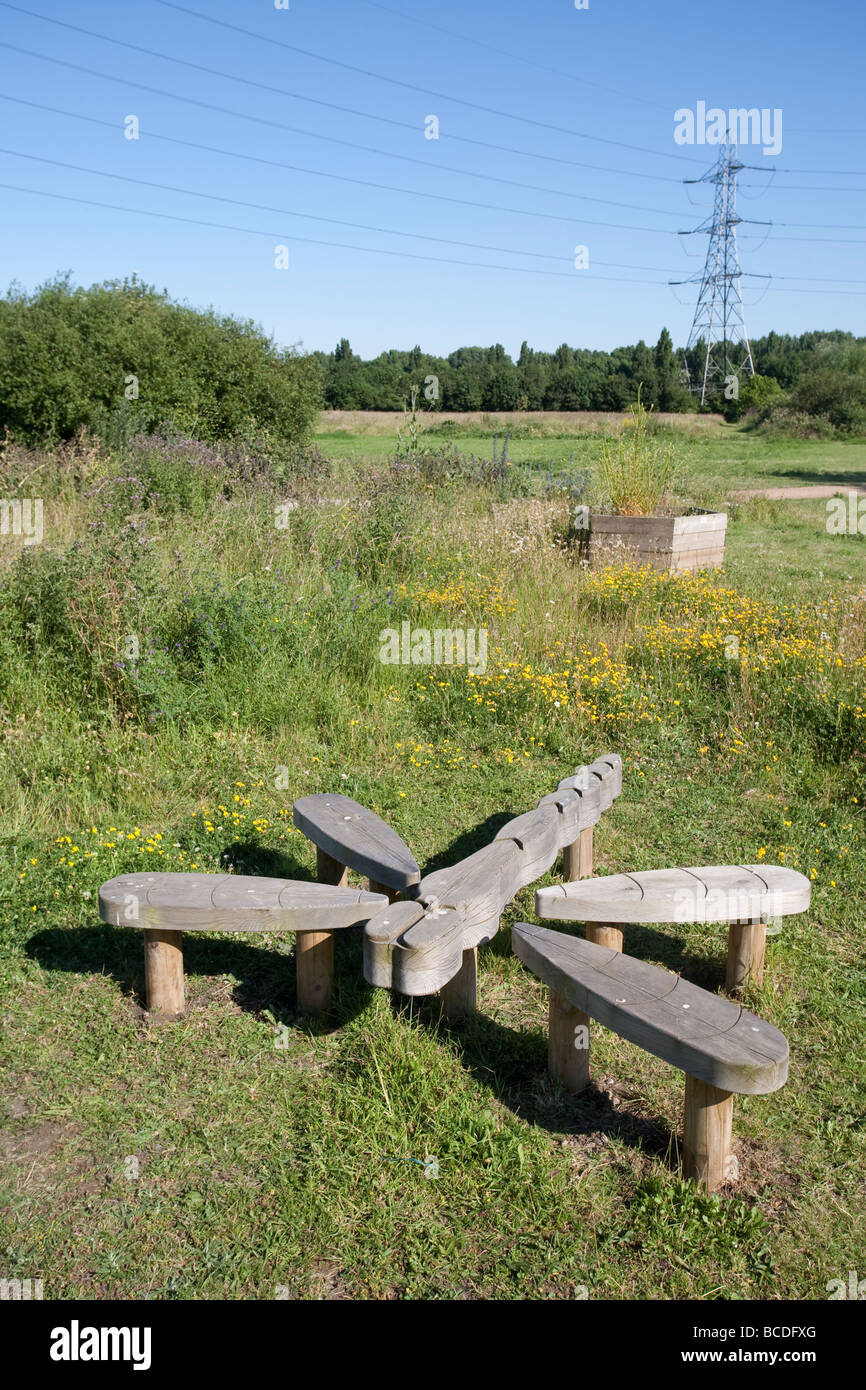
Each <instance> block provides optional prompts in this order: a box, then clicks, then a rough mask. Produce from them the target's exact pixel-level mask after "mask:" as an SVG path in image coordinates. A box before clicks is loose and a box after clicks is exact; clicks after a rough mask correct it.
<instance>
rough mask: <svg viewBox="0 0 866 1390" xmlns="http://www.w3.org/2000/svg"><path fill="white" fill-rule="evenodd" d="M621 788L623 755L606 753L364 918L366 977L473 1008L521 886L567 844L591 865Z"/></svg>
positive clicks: (577, 864)
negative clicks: (485, 964)
mask: <svg viewBox="0 0 866 1390" xmlns="http://www.w3.org/2000/svg"><path fill="white" fill-rule="evenodd" d="M621 789H622V759H621V758H620V757H619V756H618V755H617V754H615V753H610V754H605V755H604V756H603V757H601V758H597V759H596V761H595V762H594V763H592V765H591V766H590V767H588V768H581V769H579V770H578V772H577V773H575V774H574V775H573V776H572V777H567V778H565V779H564V781H562V782H560V784H559V786H558V788H557V790H556V791H555V792H552V793H551V794H550V795H549V796H544V797H542V798H541V801H540V802H539V804H538V806H537V807H536V808H535V810H533V811H528V812H526V813H525V814H524V815H520V816H516V817H515V818H514V819H513V820H511V821H508V822H507V824H506V825H504V826H503V827H502V829H501V830H500V831H499V832H498V833H497V835H496V837H495V838H494V840H493V841H492V842H491V843H490V844H489V845H485V846H484V847H483V848H482V849H479V850H476V852H475V853H474V854H470V855H469V856H468V857H467V858H466V859H462V860H461V861H460V862H459V863H457V864H453V865H450V866H449V867H448V868H444V869H437V870H435V871H434V872H433V873H430V874H426V875H425V876H424V877H423V878H422V879H421V880H420V882H419V883H418V884H417V886H416V885H413V888H412V898H413V901H411V902H404V903H402V904H392V905H390V906H389V907H388V908H387V909H382V910H381V911H379V912H377V913H375V914H374V915H373V916H372V917H371V918H370V920H369V921H368V922H367V924H366V926H365V928H364V978H365V979H366V980H367V981H368V983H370V984H373V985H379V986H382V987H385V988H394V989H399V990H400V991H401V993H403V994H407V995H425V994H435V993H437V992H439V994H440V998H441V1000H442V1006H443V1010H444V1012H445V1013H446V1014H447V1015H448V1016H449V1017H452V1018H459V1017H461V1016H462V1015H464V1014H466V1013H468V1012H471V1011H472V1010H473V1009H474V1008H475V1003H476V996H477V977H478V947H479V946H480V945H482V944H484V943H485V942H487V941H490V940H491V939H492V938H493V937H494V936H495V934H496V932H497V931H498V929H499V919H500V917H501V915H502V912H503V910H504V909H505V907H506V906H507V905H508V903H509V902H511V899H512V898H513V897H514V895H515V894H516V893H518V892H519V891H520V889H521V888H524V887H526V886H527V885H528V884H530V883H533V882H534V881H535V880H536V879H537V878H540V877H541V876H542V875H543V874H545V873H547V871H548V869H550V868H551V867H552V866H553V864H554V863H555V861H556V859H557V857H558V855H559V854H560V852H562V855H563V864H564V866H565V865H567V871H568V872H575V871H578V872H580V871H583V872H590V873H591V872H592V834H593V827H594V826H595V825H596V824H597V823H598V821H599V819H600V817H601V814H602V811H603V810H606V809H607V808H608V807H609V806H610V805H611V804H612V802H613V800H614V798H615V797H616V796H618V795H619V793H620V791H621ZM398 909H399V910H398Z"/></svg>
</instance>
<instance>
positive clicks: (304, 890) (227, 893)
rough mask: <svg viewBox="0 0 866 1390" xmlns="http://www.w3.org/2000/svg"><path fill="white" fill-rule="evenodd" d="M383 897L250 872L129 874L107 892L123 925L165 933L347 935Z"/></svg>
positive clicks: (105, 907)
mask: <svg viewBox="0 0 866 1390" xmlns="http://www.w3.org/2000/svg"><path fill="white" fill-rule="evenodd" d="M386 902H387V899H386V898H383V897H382V895H381V894H377V893H364V892H361V891H360V890H359V889H357V888H338V887H333V886H331V885H329V884H324V883H303V882H297V881H295V880H294V879H287V878H258V877H255V876H253V875H249V874H172V873H165V874H157V873H155V874H147V873H134V874H121V875H119V877H117V878H113V879H110V880H109V882H108V883H104V884H103V885H102V887H101V888H100V890H99V915H100V917H101V918H102V920H103V922H109V923H110V924H111V925H112V926H116V927H143V928H145V929H146V930H152V931H159V930H160V929H162V930H168V931H171V930H174V931H224V932H232V931H236V932H282V931H297V932H306V931H318V932H323V931H339V930H340V929H341V928H344V927H351V926H354V925H355V924H356V923H357V922H365V921H367V919H368V918H369V917H370V915H371V913H373V912H375V911H376V910H377V908H379V907H381V906H382V905H383V904H384V903H386Z"/></svg>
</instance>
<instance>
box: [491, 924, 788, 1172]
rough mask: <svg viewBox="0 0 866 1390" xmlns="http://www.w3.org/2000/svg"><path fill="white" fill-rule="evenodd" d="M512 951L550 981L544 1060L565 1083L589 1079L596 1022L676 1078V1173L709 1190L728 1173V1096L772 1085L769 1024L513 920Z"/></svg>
mask: <svg viewBox="0 0 866 1390" xmlns="http://www.w3.org/2000/svg"><path fill="white" fill-rule="evenodd" d="M512 942H513V946H514V952H515V954H516V955H517V956H518V957H519V959H520V960H521V961H522V962H523V964H524V965H525V966H526V967H527V968H528V969H529V970H531V971H532V973H533V974H534V975H537V976H538V978H539V979H540V980H543V981H544V983H545V984H547V985H548V986H549V987H550V1005H549V1031H548V1066H549V1070H550V1072H551V1074H552V1075H553V1076H554V1077H555V1078H556V1079H557V1080H558V1081H560V1082H561V1083H562V1085H564V1086H565V1087H566V1089H568V1090H570V1091H573V1092H579V1091H582V1090H583V1089H584V1088H585V1087H586V1086H587V1084H588V1082H589V1020H590V1019H591V1018H594V1019H597V1020H598V1022H599V1023H602V1024H604V1026H605V1027H606V1028H610V1029H612V1031H613V1032H615V1033H618V1034H619V1035H620V1037H623V1038H627V1039H628V1041H629V1042H633V1043H636V1044H637V1045H638V1046H639V1047H643V1048H645V1049H646V1051H647V1052H651V1053H652V1054H653V1055H654V1056H656V1057H660V1058H661V1059H662V1061H665V1062H668V1063H670V1065H671V1066H673V1067H678V1068H679V1069H680V1070H681V1071H683V1072H685V1075H686V1095H685V1121H684V1133H683V1174H684V1176H685V1177H687V1178H693V1179H694V1180H695V1181H696V1182H698V1183H699V1184H701V1185H702V1186H703V1187H705V1188H706V1189H707V1190H708V1191H710V1192H712V1191H714V1190H715V1189H716V1188H717V1187H720V1186H721V1185H722V1183H723V1182H724V1181H725V1180H726V1178H728V1177H730V1176H733V1172H734V1167H735V1161H734V1160H733V1159H732V1155H731V1141H732V1126H733V1097H734V1093H737V1094H741V1095H763V1094H765V1093H766V1092H769V1091H777V1090H778V1089H779V1088H780V1087H781V1086H783V1085H784V1084H785V1080H786V1078H787V1075H788V1043H787V1040H786V1039H785V1038H784V1037H783V1035H782V1034H781V1033H780V1032H779V1031H778V1029H777V1028H774V1027H773V1025H772V1024H770V1023H767V1022H765V1020H764V1019H761V1018H757V1017H756V1016H755V1015H754V1014H751V1013H748V1012H746V1010H745V1009H743V1008H741V1007H740V1005H739V1004H736V1003H734V1002H733V1001H732V1000H730V999H723V998H720V997H719V996H718V995H715V994H711V993H710V992H709V991H708V990H705V989H700V988H699V987H698V986H697V985H692V984H689V983H688V982H687V981H685V980H683V979H682V978H681V977H680V976H679V975H674V974H672V973H671V972H670V971H669V970H663V969H662V968H661V967H660V966H658V965H650V964H648V963H647V962H645V961H640V960H636V959H635V958H634V957H632V956H625V955H623V954H622V952H621V951H618V950H614V949H612V948H611V947H609V946H599V945H597V944H596V943H594V942H591V941H585V940H583V939H582V938H580V937H575V936H567V935H565V934H564V933H563V932H555V931H550V930H549V929H548V928H545V927H538V926H531V925H530V924H529V923H527V922H519V923H518V924H517V925H516V926H515V927H514V929H513V932H512Z"/></svg>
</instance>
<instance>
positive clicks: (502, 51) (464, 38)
mask: <svg viewBox="0 0 866 1390" xmlns="http://www.w3.org/2000/svg"><path fill="white" fill-rule="evenodd" d="M360 3H361V4H362V5H367V6H369V7H370V8H371V9H374V10H384V12H385V13H386V14H393V15H396V16H397V18H398V19H402V20H403V22H404V23H407V22H408V23H411V24H420V25H421V26H422V27H423V28H424V29H434V30H435V31H436V32H437V33H439V34H445V35H446V36H447V37H448V38H450V39H458V40H459V42H460V43H471V44H475V45H476V47H478V48H485V49H487V51H488V52H489V53H498V54H499V55H500V57H503V58H510V59H512V61H513V62H515V63H525V64H526V65H527V66H528V67H531V68H538V69H539V71H541V72H552V73H553V74H554V76H555V77H564V78H565V79H566V80H567V81H568V82H578V83H580V84H581V85H582V86H585V87H595V88H597V89H598V90H599V91H602V92H610V93H611V94H612V95H613V96H617V97H624V98H625V100H626V101H637V102H640V103H641V104H642V105H644V106H654V107H655V109H656V110H657V111H667V110H668V107H667V106H664V105H663V104H662V102H660V101H651V100H650V99H649V98H648V97H639V96H635V94H634V93H633V92H623V91H620V90H619V88H618V87H607V86H605V85H604V83H602V82H593V81H592V79H591V78H589V77H575V75H574V73H571V72H563V71H562V69H561V68H552V67H550V66H549V65H548V64H547V63H538V62H536V61H535V59H534V58H527V57H526V56H525V54H520V53H509V51H508V49H506V48H497V47H496V46H495V45H494V44H492V43H486V42H485V41H484V39H473V38H470V37H469V36H468V35H467V34H458V33H456V32H455V31H454V30H453V29H444V28H443V27H442V25H441V24H431V23H430V21H429V20H428V19H419V18H418V16H417V15H415V14H406V13H405V12H404V11H403V10H395V9H394V8H393V6H391V5H382V4H380V3H379V0H360Z"/></svg>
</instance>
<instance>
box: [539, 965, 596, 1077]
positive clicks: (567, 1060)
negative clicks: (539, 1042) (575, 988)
mask: <svg viewBox="0 0 866 1390" xmlns="http://www.w3.org/2000/svg"><path fill="white" fill-rule="evenodd" d="M547 1066H548V1070H549V1072H550V1075H551V1076H552V1077H553V1079H554V1080H555V1081H558V1082H560V1084H561V1085H562V1086H564V1087H565V1089H566V1090H567V1091H582V1090H583V1089H584V1088H585V1087H586V1086H587V1085H588V1083H589V1017H588V1015H587V1014H585V1013H582V1012H581V1010H580V1009H575V1008H573V1007H572V1005H571V1004H569V1003H568V1001H567V1000H565V999H563V997H562V995H561V994H557V992H556V990H555V989H552V990H551V991H550V1012H549V1015H548V1037H547Z"/></svg>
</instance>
